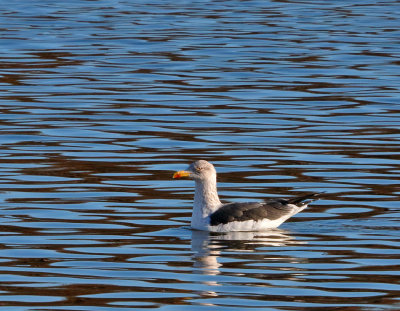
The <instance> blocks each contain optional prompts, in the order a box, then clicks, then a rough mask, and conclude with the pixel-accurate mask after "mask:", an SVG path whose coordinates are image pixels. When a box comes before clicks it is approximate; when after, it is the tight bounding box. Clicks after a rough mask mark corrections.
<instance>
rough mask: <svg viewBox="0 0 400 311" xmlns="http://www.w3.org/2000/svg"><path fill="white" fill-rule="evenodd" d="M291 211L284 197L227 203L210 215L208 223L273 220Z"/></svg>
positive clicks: (212, 224)
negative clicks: (265, 200)
mask: <svg viewBox="0 0 400 311" xmlns="http://www.w3.org/2000/svg"><path fill="white" fill-rule="evenodd" d="M291 211H292V207H290V206H288V201H287V200H284V199H276V200H269V201H267V202H254V203H253V202H249V203H247V202H246V203H229V204H225V205H223V206H222V207H221V208H219V209H218V210H217V211H215V212H214V213H212V214H211V215H210V225H211V226H217V225H219V224H227V223H229V222H232V221H246V220H255V221H257V220H262V219H265V218H267V219H270V220H275V219H278V218H280V217H282V216H285V215H287V214H288V213H290V212H291Z"/></svg>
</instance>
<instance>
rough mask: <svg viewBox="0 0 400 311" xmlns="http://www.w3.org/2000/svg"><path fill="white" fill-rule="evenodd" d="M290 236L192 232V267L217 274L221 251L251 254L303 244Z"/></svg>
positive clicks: (276, 232) (280, 232)
mask: <svg viewBox="0 0 400 311" xmlns="http://www.w3.org/2000/svg"><path fill="white" fill-rule="evenodd" d="M303 243H304V242H298V241H296V240H295V238H294V237H292V236H291V235H290V232H288V231H284V230H280V229H274V230H271V231H265V232H227V233H223V234H210V233H209V232H207V231H198V230H193V231H192V251H193V252H194V254H193V258H194V261H195V262H194V267H195V268H199V269H200V272H201V273H203V274H209V275H215V274H218V273H219V267H220V266H221V264H220V263H219V262H218V256H219V255H220V253H221V250H223V249H229V250H230V251H232V250H234V251H239V252H251V251H254V250H255V249H256V248H257V247H260V246H276V247H279V246H286V245H289V244H290V245H293V244H303Z"/></svg>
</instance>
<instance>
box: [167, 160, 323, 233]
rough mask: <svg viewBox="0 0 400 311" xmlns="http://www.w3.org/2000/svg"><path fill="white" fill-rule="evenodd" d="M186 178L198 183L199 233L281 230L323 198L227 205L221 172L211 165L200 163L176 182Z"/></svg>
mask: <svg viewBox="0 0 400 311" xmlns="http://www.w3.org/2000/svg"><path fill="white" fill-rule="evenodd" d="M182 177H189V178H191V179H194V181H195V183H196V189H195V193H194V205H193V213H192V220H191V227H192V228H193V229H197V230H206V231H212V232H230V231H264V230H269V229H272V228H277V227H278V226H279V225H281V224H282V223H283V222H284V221H286V220H287V219H289V218H290V217H292V216H293V215H295V214H297V213H298V212H301V211H302V210H303V209H305V208H306V207H307V205H308V204H309V203H310V202H312V201H314V200H315V199H317V198H318V196H319V194H318V193H312V194H306V195H302V196H299V197H294V198H290V199H269V200H266V201H264V202H244V203H226V204H223V203H221V201H220V200H219V197H218V192H217V172H216V171H215V168H214V166H213V165H212V164H211V163H209V162H207V161H205V160H198V161H196V162H194V163H192V164H191V165H190V166H189V167H188V169H187V170H184V171H179V172H176V173H175V174H174V175H173V178H174V179H177V178H182Z"/></svg>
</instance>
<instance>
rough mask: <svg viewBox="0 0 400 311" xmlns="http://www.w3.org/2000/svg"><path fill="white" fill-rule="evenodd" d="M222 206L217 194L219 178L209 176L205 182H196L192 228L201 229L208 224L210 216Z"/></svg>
mask: <svg viewBox="0 0 400 311" xmlns="http://www.w3.org/2000/svg"><path fill="white" fill-rule="evenodd" d="M220 206H221V201H220V200H219V197H218V192H217V178H216V176H215V175H212V176H209V177H208V178H207V179H205V180H196V190H195V192H194V206H193V214H192V227H193V228H196V229H200V227H203V226H204V225H206V224H207V222H208V219H207V218H208V216H210V215H211V214H212V213H213V212H215V211H216V210H217V209H218V208H219V207H220Z"/></svg>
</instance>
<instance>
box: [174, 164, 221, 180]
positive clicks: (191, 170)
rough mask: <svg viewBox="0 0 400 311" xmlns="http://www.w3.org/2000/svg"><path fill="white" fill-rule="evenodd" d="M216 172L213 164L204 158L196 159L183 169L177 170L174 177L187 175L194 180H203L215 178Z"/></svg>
mask: <svg viewBox="0 0 400 311" xmlns="http://www.w3.org/2000/svg"><path fill="white" fill-rule="evenodd" d="M216 176H217V172H216V171H215V168H214V165H212V164H211V163H210V162H207V161H206V160H198V161H196V162H193V163H192V164H190V165H189V167H188V168H187V169H186V170H185V171H178V172H176V173H175V174H174V176H173V178H174V179H179V178H183V177H189V178H191V179H194V180H195V181H204V180H206V179H209V178H216Z"/></svg>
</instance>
